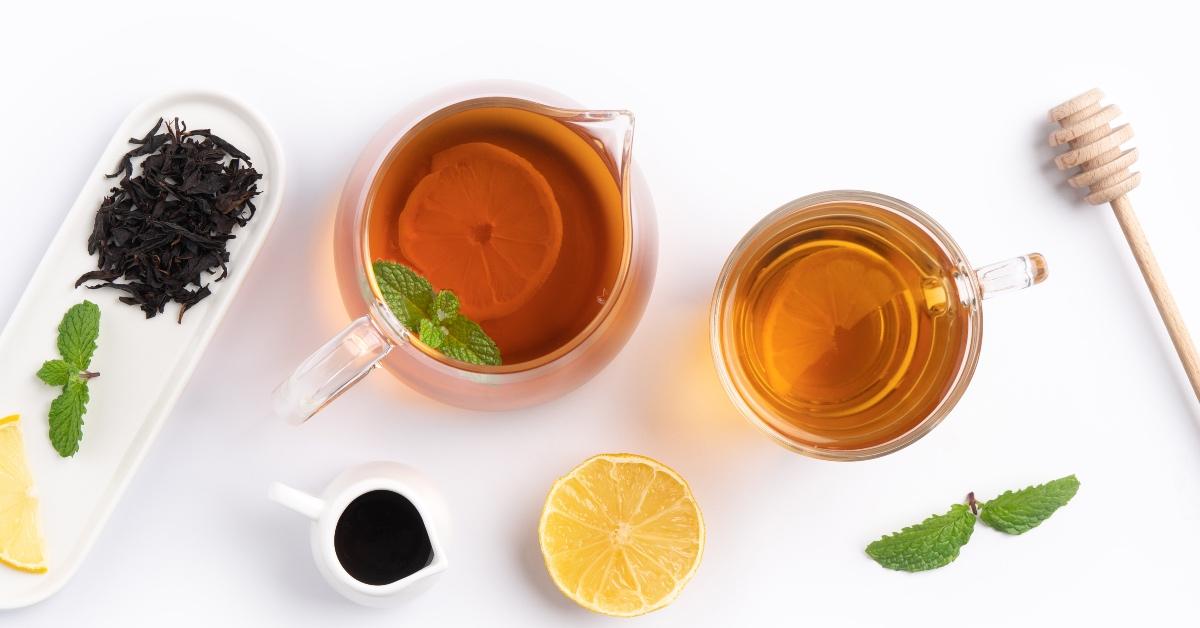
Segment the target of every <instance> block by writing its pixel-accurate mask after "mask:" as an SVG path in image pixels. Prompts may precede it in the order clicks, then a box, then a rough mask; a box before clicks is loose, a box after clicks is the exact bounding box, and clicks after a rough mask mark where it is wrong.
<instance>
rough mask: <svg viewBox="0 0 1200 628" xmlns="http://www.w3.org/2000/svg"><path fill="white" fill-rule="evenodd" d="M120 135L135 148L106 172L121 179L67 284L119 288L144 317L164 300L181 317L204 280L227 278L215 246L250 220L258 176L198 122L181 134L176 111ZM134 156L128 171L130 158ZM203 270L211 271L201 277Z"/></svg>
mask: <svg viewBox="0 0 1200 628" xmlns="http://www.w3.org/2000/svg"><path fill="white" fill-rule="evenodd" d="M160 130H161V131H162V132H160ZM129 142H130V143H131V144H135V145H137V147H136V148H134V149H133V150H131V151H129V152H128V153H126V154H125V156H124V157H123V158H122V159H121V165H120V167H118V169H117V171H116V172H114V173H112V174H110V175H108V178H110V179H111V178H115V177H118V176H119V177H121V181H120V183H119V184H118V185H117V187H114V188H112V189H111V190H110V191H109V196H108V197H106V198H105V199H104V202H103V203H101V205H100V209H99V210H97V211H96V221H95V225H94V227H93V230H92V235H91V236H90V237H89V238H88V253H91V254H98V257H99V263H98V265H97V269H96V270H93V271H91V272H88V273H84V274H83V275H82V276H80V277H79V279H78V281H76V282H75V286H76V287H78V286H80V285H82V284H84V283H86V282H89V281H94V282H100V283H93V284H91V285H88V286H87V287H88V288H114V289H117V290H120V291H122V292H124V293H125V296H122V297H121V298H120V300H121V302H122V303H127V304H129V305H136V306H138V307H140V308H141V309H142V311H143V312H145V313H146V318H153V317H154V316H155V315H157V314H160V313H162V312H163V309H164V308H165V307H166V305H167V303H168V302H170V301H174V302H176V303H178V304H179V318H178V321H179V322H183V314H184V312H186V311H187V310H188V308H190V307H192V306H193V305H195V304H196V303H198V302H200V300H201V299H203V298H205V297H207V296H208V295H209V294H211V290H210V288H209V285H211V282H212V281H220V280H222V279H224V278H225V277H226V276H227V275H228V272H229V271H228V268H227V266H226V263H227V262H229V251H227V250H226V248H225V246H226V244H227V243H228V242H229V240H232V239H233V238H234V237H235V236H234V235H233V233H232V232H233V230H234V228H235V227H244V226H246V223H248V222H249V221H250V219H251V218H253V217H254V211H255V210H254V203H253V199H254V197H255V196H257V195H258V194H259V190H258V180H259V179H261V178H262V175H261V174H259V173H258V172H257V171H256V170H255V169H254V168H253V166H252V164H251V163H250V157H249V156H247V155H246V154H245V153H243V152H242V151H240V150H238V149H237V147H235V146H233V145H232V144H230V143H229V142H226V141H225V140H223V139H221V138H220V137H218V136H216V135H213V133H212V132H211V131H209V130H208V129H196V130H191V131H189V130H188V129H187V125H186V124H185V123H183V122H181V121H180V120H179V119H178V118H176V119H175V121H174V123H171V122H166V123H164V122H163V119H162V118H159V120H158V123H157V124H155V125H154V128H153V129H151V130H150V132H149V133H147V134H146V136H145V137H143V138H142V139H137V138H131V139H130V140H129ZM141 157H144V158H145V159H143V160H142V162H141V169H140V170H141V171H140V173H139V174H138V175H137V176H134V175H133V172H134V159H137V158H141ZM218 269H219V270H220V274H219V275H217V270H218ZM206 273H207V274H208V275H209V276H210V277H212V276H215V279H212V280H211V281H210V282H209V284H205V283H204V275H205V274H206Z"/></svg>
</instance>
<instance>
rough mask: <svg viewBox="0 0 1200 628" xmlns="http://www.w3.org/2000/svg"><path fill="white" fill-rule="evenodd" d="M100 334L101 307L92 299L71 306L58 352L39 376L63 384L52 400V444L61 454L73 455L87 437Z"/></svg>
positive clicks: (62, 326)
mask: <svg viewBox="0 0 1200 628" xmlns="http://www.w3.org/2000/svg"><path fill="white" fill-rule="evenodd" d="M99 336H100V308H99V307H97V306H96V304H95V303H92V302H91V301H84V302H82V303H77V304H75V305H73V306H71V309H69V310H67V313H66V314H64V315H63V318H62V322H60V323H59V324H58V353H59V355H61V356H62V357H61V358H60V359H55V360H47V361H45V362H43V363H42V367H41V368H40V369H38V371H37V376H38V379H40V380H42V381H43V382H45V383H46V384H47V385H49V386H61V387H62V389H63V390H62V393H61V394H60V395H59V396H58V397H57V398H55V399H54V401H52V402H51V403H50V444H52V445H53V446H54V450H55V451H57V452H58V455H60V456H62V457H64V458H69V457H71V456H74V455H75V454H76V452H78V451H79V442H80V441H81V440H83V415H84V414H85V413H86V412H87V403H88V399H89V398H90V393H89V391H88V381H89V380H91V379H94V378H96V377H99V376H100V374H99V373H95V372H92V371H89V370H88V368H89V367H90V366H91V364H92V356H93V355H94V354H95V353H96V339H97V338H98V337H99Z"/></svg>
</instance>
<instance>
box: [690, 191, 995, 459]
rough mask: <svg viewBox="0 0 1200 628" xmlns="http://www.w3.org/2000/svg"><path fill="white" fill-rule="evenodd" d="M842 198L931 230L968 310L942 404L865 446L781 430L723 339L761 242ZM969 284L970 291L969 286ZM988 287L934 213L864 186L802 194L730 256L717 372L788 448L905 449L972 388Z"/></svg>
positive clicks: (720, 300)
mask: <svg viewBox="0 0 1200 628" xmlns="http://www.w3.org/2000/svg"><path fill="white" fill-rule="evenodd" d="M837 203H847V204H858V205H869V206H872V207H875V208H878V209H882V210H884V211H887V212H888V213H890V214H892V215H893V216H897V217H899V218H901V219H903V220H906V221H907V222H909V223H911V224H912V225H914V226H916V227H918V228H920V229H921V230H922V231H923V232H924V233H926V234H927V235H928V236H929V237H930V238H931V239H932V240H933V242H934V243H935V244H937V246H938V247H939V248H941V249H942V251H941V252H942V253H943V254H945V255H946V257H947V258H949V259H950V260H952V261H953V262H954V263H955V274H954V278H955V280H956V281H955V283H956V287H957V290H958V293H959V294H958V299H959V302H960V303H961V304H962V306H963V307H965V308H966V309H967V311H968V317H967V330H966V333H967V339H966V351H965V352H964V353H963V355H962V358H961V359H960V360H959V363H958V368H957V371H956V372H955V374H954V378H953V380H952V381H951V383H950V386H949V388H948V389H947V391H946V393H945V394H944V395H943V396H942V398H941V400H940V401H939V402H938V404H937V406H935V407H934V408H933V410H931V411H930V412H929V413H927V414H926V415H925V417H924V418H922V419H921V420H920V421H919V422H917V423H916V424H914V425H913V426H912V427H911V428H910V429H909V430H908V431H906V432H904V433H903V434H901V435H899V436H897V437H895V438H893V439H891V440H889V441H887V442H884V443H879V444H877V445H872V446H870V447H863V448H859V449H833V448H827V447H820V446H816V445H811V444H805V443H797V442H795V441H793V440H792V439H790V438H788V437H786V436H785V435H783V434H781V433H780V432H779V431H778V430H776V429H775V428H774V427H772V426H771V425H770V424H769V423H768V422H767V420H766V419H765V418H763V416H762V415H761V414H760V412H762V413H768V414H774V413H769V412H766V409H758V408H755V407H754V406H752V405H751V404H750V403H749V402H748V401H747V396H746V395H745V394H743V391H744V390H745V389H746V388H748V386H746V385H745V384H746V382H745V380H746V377H745V375H744V374H742V373H741V369H740V367H737V366H736V363H733V362H732V361H731V359H730V358H731V357H732V356H731V355H728V352H727V351H726V347H725V346H724V341H723V339H724V338H725V337H727V336H728V335H729V334H728V328H729V327H730V326H731V325H732V322H731V321H729V320H727V319H728V318H730V317H727V316H725V314H726V310H727V309H728V308H729V307H730V304H729V302H728V301H729V295H731V294H732V293H733V289H734V288H736V287H737V285H738V282H739V280H740V279H741V275H742V274H743V272H742V271H744V266H745V265H746V264H747V263H748V262H749V261H752V260H753V259H754V258H755V257H756V255H755V254H756V253H758V252H760V248H761V244H763V241H764V240H766V239H769V238H771V237H773V236H774V235H777V234H778V233H780V232H781V231H782V230H783V229H786V228H789V227H793V226H795V225H796V224H798V223H800V222H802V221H804V220H805V217H804V216H803V214H805V213H807V212H811V211H813V210H815V209H817V208H819V207H822V206H826V205H833V204H837ZM964 289H965V290H964ZM981 300H982V288H981V286H980V284H979V279H978V277H977V276H976V274H975V271H974V270H973V267H972V266H971V265H970V264H969V262H968V261H967V257H966V255H965V254H964V253H963V251H962V249H961V248H960V247H959V246H958V243H957V242H955V241H954V238H952V237H951V236H950V234H949V233H948V232H947V231H946V230H945V229H944V228H943V227H942V226H941V225H940V224H938V222H937V221H935V220H934V219H933V218H932V217H930V216H929V215H928V214H926V213H925V212H923V211H921V210H920V209H917V208H916V207H915V206H913V205H911V204H909V203H906V202H904V201H902V200H900V199H898V198H894V197H891V196H887V195H884V194H878V193H875V192H867V191H863V190H830V191H826V192H817V193H814V194H809V195H806V196H802V197H800V198H797V199H795V200H792V201H789V202H787V203H784V204H783V205H782V206H780V207H779V208H777V209H775V210H774V211H772V212H771V213H769V214H767V215H766V216H764V217H763V218H762V219H761V220H759V221H758V222H757V223H755V225H754V226H753V227H751V228H750V230H749V231H747V232H746V234H745V235H744V236H742V238H741V239H740V240H739V241H738V243H737V245H735V246H734V248H733V250H732V251H731V252H730V254H729V257H728V258H726V260H725V264H724V266H723V267H722V268H721V273H720V275H719V276H718V278H717V283H716V286H715V287H714V290H713V296H712V303H711V306H710V312H709V343H710V349H711V351H712V354H713V361H714V363H715V365H716V368H717V374H718V376H719V378H720V380H721V385H722V387H723V388H724V389H725V392H726V394H727V395H728V396H729V398H730V400H731V401H733V403H734V405H735V406H737V408H738V410H739V411H740V412H741V413H742V415H743V416H745V417H746V419H748V420H749V421H750V422H751V423H752V424H754V425H755V426H756V427H758V428H759V429H760V430H761V431H763V432H764V433H766V434H767V435H768V436H770V437H771V438H772V440H774V441H775V442H777V443H779V444H780V445H783V446H784V447H786V448H788V449H790V450H792V451H795V452H798V453H801V454H804V455H806V456H809V457H812V458H818V459H821V460H834V461H855V460H869V459H872V458H878V457H880V456H885V455H887V454H890V453H893V452H896V451H898V450H900V449H903V448H905V447H907V446H909V445H911V444H913V443H914V442H916V441H918V440H920V439H921V438H922V437H923V436H925V435H926V434H928V433H929V432H930V431H931V430H932V429H933V428H934V427H937V426H938V425H939V424H940V423H941V422H942V421H943V420H944V419H945V418H946V416H947V415H948V414H949V413H950V411H951V410H952V409H953V408H954V407H955V406H956V405H957V404H958V401H959V400H960V399H961V398H962V395H963V393H964V392H965V391H966V388H967V385H968V384H969V383H970V381H971V378H972V377H973V375H974V373H975V367H976V365H977V364H978V362H979V352H980V348H981V346H982V342H983V333H982V332H983V312H982V309H981V307H980V301H981Z"/></svg>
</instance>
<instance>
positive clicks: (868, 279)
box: [760, 247, 904, 397]
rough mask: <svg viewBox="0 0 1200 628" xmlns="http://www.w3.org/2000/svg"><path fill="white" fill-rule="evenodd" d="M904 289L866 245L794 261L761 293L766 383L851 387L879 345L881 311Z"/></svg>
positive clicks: (782, 387) (794, 388) (787, 387)
mask: <svg viewBox="0 0 1200 628" xmlns="http://www.w3.org/2000/svg"><path fill="white" fill-rule="evenodd" d="M903 291H904V283H903V281H902V280H901V278H900V277H898V276H896V272H895V270H894V269H892V268H891V267H890V266H889V265H888V264H887V263H886V262H885V261H884V260H882V259H879V258H878V256H877V255H875V254H874V253H871V252H870V251H866V250H865V249H862V250H859V249H855V248H849V247H837V248H828V249H824V250H821V251H817V252H816V253H811V254H809V255H807V256H805V257H804V258H802V259H800V260H798V261H796V262H794V263H792V265H791V266H790V267H789V268H787V269H785V270H783V272H781V273H780V277H779V279H778V280H777V283H776V287H775V290H774V291H773V292H771V293H768V294H764V295H763V297H764V298H767V299H769V305H768V306H767V311H766V315H765V317H764V319H763V324H762V330H761V345H760V347H761V348H760V351H761V354H762V357H763V363H764V366H765V370H766V374H767V379H768V381H769V382H770V385H771V387H772V388H773V389H775V390H776V391H779V392H781V393H783V394H788V393H789V392H791V393H795V392H798V391H805V392H806V393H808V395H815V396H816V397H823V396H824V394H820V393H818V391H824V390H830V389H856V386H853V385H852V384H853V382H855V381H856V380H858V379H861V378H863V377H865V376H866V375H868V374H869V371H870V368H869V367H870V366H871V365H872V363H873V360H874V357H873V353H874V352H877V351H878V350H879V348H880V346H881V343H880V337H881V335H882V333H883V320H882V315H881V310H882V308H883V307H884V306H886V305H887V304H889V303H890V302H891V301H893V299H895V298H896V297H897V296H898V295H900V294H901V293H903ZM814 367H815V368H814ZM806 396H807V395H806Z"/></svg>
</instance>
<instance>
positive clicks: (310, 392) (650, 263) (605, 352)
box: [273, 82, 658, 423]
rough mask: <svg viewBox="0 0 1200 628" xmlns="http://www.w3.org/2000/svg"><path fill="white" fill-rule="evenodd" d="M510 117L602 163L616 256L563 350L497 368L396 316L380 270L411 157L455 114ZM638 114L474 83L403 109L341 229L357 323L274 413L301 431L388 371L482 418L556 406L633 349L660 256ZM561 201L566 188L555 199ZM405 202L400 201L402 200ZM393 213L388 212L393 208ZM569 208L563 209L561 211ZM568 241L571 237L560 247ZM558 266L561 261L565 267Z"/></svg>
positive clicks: (341, 257) (345, 209)
mask: <svg viewBox="0 0 1200 628" xmlns="http://www.w3.org/2000/svg"><path fill="white" fill-rule="evenodd" d="M497 108H501V109H511V110H512V111H514V112H520V113H523V114H535V115H537V116H539V117H543V118H547V119H550V120H552V121H554V122H555V123H557V125H556V130H555V132H556V133H569V134H573V135H574V136H575V137H576V138H577V139H576V141H578V138H582V139H583V140H584V142H583V143H581V145H584V146H589V147H590V149H588V150H591V151H594V152H595V155H593V156H592V158H595V157H597V156H598V157H599V158H600V159H601V160H602V161H603V163H604V164H605V167H604V168H603V169H602V172H603V174H602V175H601V178H602V179H607V178H609V177H611V181H603V182H598V183H597V185H603V186H607V187H610V188H611V189H612V190H613V191H614V192H613V195H614V199H615V201H614V207H615V208H616V209H614V212H619V214H620V216H619V221H614V222H613V224H615V225H619V226H617V227H615V228H614V235H613V237H612V238H611V240H612V242H613V243H614V249H613V250H614V251H616V256H614V257H615V258H619V259H614V263H613V266H612V268H613V271H612V272H611V281H609V282H608V285H607V286H606V287H605V288H604V290H602V291H601V292H600V293H599V294H596V295H594V297H592V298H594V299H595V300H596V304H597V305H598V306H599V307H598V308H597V309H596V313H595V314H594V315H593V316H592V317H591V318H590V319H589V320H587V321H586V322H585V323H581V327H580V329H578V330H577V332H576V333H573V334H572V335H570V336H569V337H567V338H565V339H564V341H563V342H561V343H560V344H559V345H558V346H557V348H554V349H553V350H550V351H548V352H544V353H542V354H540V355H536V356H532V357H529V358H528V359H522V360H520V361H516V362H514V363H505V364H503V365H500V366H478V365H474V364H468V363H465V362H460V361H457V360H454V359H451V358H449V357H447V356H445V355H443V354H442V353H441V352H439V351H438V350H436V349H433V348H431V347H429V346H428V345H426V344H425V343H423V342H421V340H420V338H419V336H418V334H416V333H414V332H412V331H410V330H409V329H407V328H405V326H404V325H402V324H401V323H400V321H399V320H397V318H396V317H395V316H394V315H393V313H392V312H391V311H390V310H389V309H388V307H387V305H386V304H385V302H384V299H383V298H382V295H381V292H380V289H379V285H378V283H377V281H376V278H375V275H374V272H373V269H372V262H373V261H374V260H375V259H376V258H377V256H375V255H373V251H372V237H371V226H372V219H373V217H374V216H376V215H377V214H379V213H381V212H385V211H393V212H394V211H395V205H396V202H397V199H396V198H394V195H391V194H390V193H389V192H388V189H389V188H388V186H389V177H390V176H391V177H394V176H395V173H394V172H393V170H394V169H395V167H396V165H397V164H398V163H399V156H400V155H401V153H402V152H403V150H404V149H405V148H406V147H407V146H410V145H412V144H413V143H414V142H418V141H420V139H421V137H422V135H421V134H422V133H423V132H424V131H426V130H428V129H430V128H431V126H433V125H435V124H437V123H438V121H439V120H442V119H445V118H446V117H447V116H450V115H453V114H456V113H462V112H471V111H475V110H483V109H489V110H494V109H497ZM633 123H634V118H633V115H632V114H631V113H630V112H628V111H621V110H600V111H596V110H586V109H583V108H581V107H580V106H579V105H578V104H577V103H575V102H574V101H572V100H570V99H569V98H567V97H565V96H563V95H561V94H558V93H556V92H553V91H551V90H548V89H546V88H543V87H539V86H536V85H531V84H525V83H515V82H474V83H469V84H463V85H458V86H455V87H452V88H448V89H445V90H442V91H439V92H436V93H434V94H431V95H429V96H426V97H424V98H422V99H420V100H418V101H416V102H413V103H412V104H410V105H408V106H407V107H405V108H404V109H403V110H402V111H401V112H400V113H399V114H397V115H396V116H395V117H393V118H392V119H391V120H390V121H389V122H388V123H387V124H386V125H385V126H384V127H383V128H382V129H381V130H380V131H379V132H378V133H377V134H376V135H375V137H374V138H373V139H372V140H371V142H370V143H369V144H368V145H367V147H366V149H365V150H364V151H363V152H362V155H361V157H360V158H359V159H358V162H357V163H356V165H355V166H354V168H353V170H352V171H351V173H350V175H349V177H348V179H347V181H346V184H345V186H344V188H343V189H342V194H341V197H340V201H339V205H338V209H337V217H336V224H335V227H334V234H333V237H334V260H333V263H334V264H335V270H336V274H337V280H338V287H339V290H340V292H341V296H342V300H343V302H344V304H345V306H346V311H347V313H348V314H349V316H350V319H351V322H350V324H349V325H348V326H347V327H345V328H344V329H343V330H342V331H340V332H339V333H338V334H337V335H335V336H334V337H333V338H332V339H331V340H330V341H328V342H327V343H326V344H325V345H323V346H322V347H320V348H319V349H317V351H316V352H314V353H313V354H312V355H311V356H309V357H308V358H307V359H306V360H304V362H303V363H301V364H300V366H299V367H297V369H296V370H295V372H294V373H292V375H291V376H289V377H288V378H287V379H286V380H285V381H284V382H283V383H282V384H281V385H280V386H279V387H278V388H277V389H276V390H275V392H274V398H273V405H274V408H275V411H276V413H278V414H280V415H282V416H284V417H286V418H288V419H289V420H291V421H292V422H295V423H300V422H303V421H305V420H307V419H308V418H310V417H311V416H313V415H314V414H315V413H317V412H318V411H320V410H321V409H322V408H324V407H325V406H326V405H327V404H328V403H330V402H331V401H333V400H334V399H335V398H337V397H338V396H339V395H340V394H342V393H343V392H345V391H346V390H347V389H348V388H349V387H350V386H352V385H353V384H355V383H356V382H358V381H359V380H361V379H362V378H363V377H365V376H366V375H367V374H368V373H370V372H371V371H372V370H374V369H375V367H377V366H380V365H382V366H383V367H384V368H386V369H387V370H388V371H390V372H391V373H392V374H393V375H394V376H396V377H397V378H399V379H401V380H402V381H404V382H405V383H406V384H407V385H408V386H410V387H411V388H413V389H414V390H417V391H418V392H421V393H422V394H425V395H427V396H429V397H432V398H434V399H438V400H440V401H443V402H445V403H448V404H452V405H456V406H460V407H465V408H471V409H479V410H503V409H512V408H519V407H524V406H529V405H534V404H538V403H541V402H545V401H548V400H550V399H553V398H555V397H558V396H560V395H563V394H565V393H566V392H568V391H570V390H572V389H574V388H576V387H578V386H579V385H581V384H583V383H584V382H585V381H587V380H588V379H589V378H591V377H592V376H593V375H595V374H596V373H597V372H598V371H600V369H602V368H603V367H604V366H605V365H606V364H607V363H608V362H609V361H610V360H611V359H612V358H613V357H614V356H615V355H616V354H617V352H618V351H620V349H621V348H622V347H623V346H624V344H625V342H626V341H627V340H628V339H629V336H630V335H631V334H632V333H633V330H634V328H635V327H636V326H637V323H638V321H639V320H640V319H641V316H642V312H643V310H644V309H645V306H646V302H647V300H648V298H649V295H650V290H651V287H652V285H653V282H654V275H655V269H656V265H657V254H658V236H657V226H656V222H655V216H654V208H653V202H652V200H651V197H650V193H649V190H648V188H647V186H646V184H645V181H644V180H643V178H642V175H641V172H640V171H639V169H638V168H637V166H636V165H635V164H634V163H633V159H632V153H631V148H632V139H633V127H634V124H633ZM555 193H556V194H558V191H557V190H556V192H555ZM401 202H402V201H401ZM389 205H390V207H389ZM565 210H566V208H565V206H564V211H565ZM568 245H569V242H567V241H566V240H564V242H563V245H562V247H563V250H564V251H566V250H568ZM560 263H561V262H560Z"/></svg>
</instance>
